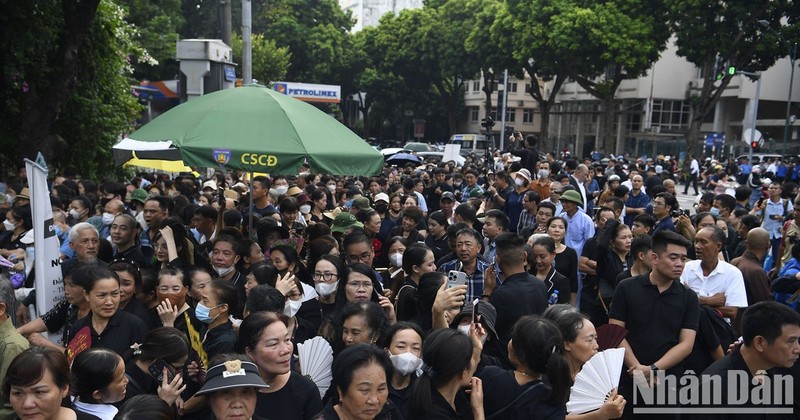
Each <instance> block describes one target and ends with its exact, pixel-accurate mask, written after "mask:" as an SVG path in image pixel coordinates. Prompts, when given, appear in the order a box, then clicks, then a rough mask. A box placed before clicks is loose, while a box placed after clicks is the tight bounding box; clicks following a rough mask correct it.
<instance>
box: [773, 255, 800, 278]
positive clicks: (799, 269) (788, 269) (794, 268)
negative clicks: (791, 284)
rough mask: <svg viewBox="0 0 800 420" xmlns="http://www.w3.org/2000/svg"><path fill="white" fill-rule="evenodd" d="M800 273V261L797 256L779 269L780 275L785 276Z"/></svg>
mask: <svg viewBox="0 0 800 420" xmlns="http://www.w3.org/2000/svg"><path fill="white" fill-rule="evenodd" d="M797 273H800V262H798V261H797V258H792V259H790V260H789V261H787V262H786V265H784V266H783V267H781V270H780V271H778V277H783V276H792V277H794V276H795V275H797Z"/></svg>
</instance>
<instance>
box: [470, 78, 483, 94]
mask: <svg viewBox="0 0 800 420" xmlns="http://www.w3.org/2000/svg"><path fill="white" fill-rule="evenodd" d="M479 90H481V81H480V80H473V81H472V91H473V92H477V91H479Z"/></svg>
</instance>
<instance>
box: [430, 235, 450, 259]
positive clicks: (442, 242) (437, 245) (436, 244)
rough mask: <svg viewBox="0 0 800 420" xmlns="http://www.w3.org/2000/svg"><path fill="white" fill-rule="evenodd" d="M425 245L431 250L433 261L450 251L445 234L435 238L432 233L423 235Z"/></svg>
mask: <svg viewBox="0 0 800 420" xmlns="http://www.w3.org/2000/svg"><path fill="white" fill-rule="evenodd" d="M425 245H427V246H428V248H430V249H431V251H433V259H434V261H436V260H439V259H440V258H442V257H444V256H445V255H447V254H448V253H449V252H450V244H449V243H448V242H447V235H443V236H442V237H441V238H439V239H436V238H434V237H433V235H432V234H428V236H427V237H425Z"/></svg>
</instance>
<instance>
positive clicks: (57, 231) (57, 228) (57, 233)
mask: <svg viewBox="0 0 800 420" xmlns="http://www.w3.org/2000/svg"><path fill="white" fill-rule="evenodd" d="M53 230H54V231H55V232H56V236H59V237H60V236H61V228H60V227H58V226H56V225H53Z"/></svg>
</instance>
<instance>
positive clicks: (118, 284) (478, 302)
mask: <svg viewBox="0 0 800 420" xmlns="http://www.w3.org/2000/svg"><path fill="white" fill-rule="evenodd" d="M515 155H516V157H514V156H515ZM686 163H687V165H686V169H687V170H686V172H685V173H682V170H681V169H680V168H679V166H678V164H677V162H676V161H675V160H674V159H671V158H666V159H665V158H663V157H657V158H656V159H655V160H654V159H638V160H636V159H630V160H628V159H625V158H624V157H623V156H611V157H609V158H602V159H599V160H596V161H592V160H591V159H587V160H584V161H576V160H572V159H569V160H566V161H560V160H556V159H555V158H554V156H553V155H552V154H549V155H547V158H546V159H542V158H540V155H539V153H538V151H537V150H536V139H535V137H529V138H527V139H526V141H525V147H524V148H522V149H520V150H516V151H513V152H512V153H511V154H499V153H498V154H497V155H496V156H495V159H494V162H488V163H482V164H476V162H475V161H473V159H471V158H468V159H467V163H466V164H465V165H464V166H463V167H460V168H457V167H455V165H454V164H453V163H452V162H446V163H438V164H434V163H427V164H422V165H421V166H414V165H407V166H405V167H401V168H397V167H391V166H387V167H385V169H384V172H383V173H382V174H380V175H378V176H374V177H352V176H328V175H321V174H315V173H313V172H312V171H310V169H309V168H308V167H306V166H304V167H301V168H300V169H299V171H298V174H297V175H285V176H284V175H274V174H273V175H272V176H264V175H256V176H251V174H243V173H237V172H227V173H226V172H219V171H218V172H214V173H209V174H207V175H208V176H204V177H200V176H198V175H197V174H190V173H185V174H180V175H178V176H175V177H169V176H166V175H163V174H154V173H146V172H142V173H139V174H138V175H137V176H135V177H133V178H131V179H126V180H124V181H122V182H117V181H107V182H102V183H97V182H93V181H92V180H88V179H81V178H79V177H77V176H76V175H75V174H70V173H65V174H60V175H58V176H55V177H54V178H53V179H51V185H52V186H51V198H50V200H51V203H50V204H51V205H52V209H53V228H54V231H55V234H56V236H57V237H58V238H59V240H60V243H61V246H60V249H59V252H60V259H61V265H60V269H61V277H62V279H63V280H62V281H63V291H64V293H63V296H59V297H58V299H57V303H55V305H54V306H53V307H52V308H36V307H35V302H36V298H35V295H36V289H35V287H34V285H35V284H36V276H37V275H40V273H36V272H35V270H32V269H31V267H33V259H34V258H35V255H36V253H35V252H34V250H35V248H36V246H37V244H35V243H34V239H33V235H32V233H31V232H32V229H33V220H32V215H31V208H30V197H29V189H28V187H27V185H26V177H25V174H24V173H23V171H21V173H20V174H19V176H17V177H9V178H8V179H6V182H5V183H3V184H2V185H0V192H2V194H0V209H2V210H3V211H2V213H1V214H2V215H3V216H4V218H5V220H4V222H3V231H2V234H1V235H0V256H3V257H5V258H7V259H8V260H9V261H10V262H11V263H12V264H13V267H9V268H7V269H6V271H8V275H7V276H4V278H3V279H2V280H0V378H2V388H0V398H2V401H3V402H4V403H5V406H4V407H3V411H0V418H20V419H27V418H42V419H103V420H110V419H134V418H148V419H150V418H152V419H175V418H185V419H207V418H216V419H251V418H252V419H286V420H291V419H302V420H307V419H325V420H330V419H343V420H345V419H404V418H405V419H492V418H495V419H496V418H510V419H559V418H569V419H576V420H577V419H612V418H620V417H623V418H628V417H634V416H636V414H635V408H636V407H635V406H634V405H635V404H634V401H635V399H634V398H633V395H634V393H635V392H636V386H635V383H634V381H635V377H641V378H644V380H645V381H646V386H650V387H655V388H658V387H660V386H665V385H662V384H660V383H658V381H657V378H658V377H659V376H658V375H659V372H666V373H667V374H675V375H685V374H690V375H692V374H693V375H699V374H701V373H703V372H714V373H717V374H725V373H726V372H730V371H731V370H734V369H742V370H744V371H745V372H746V374H747V375H748V378H750V379H753V378H755V379H759V378H762V377H763V376H765V375H766V376H770V375H778V374H795V373H796V372H797V359H798V356H800V343H799V342H798V338H800V316H799V315H798V313H797V303H796V299H797V293H796V291H797V290H798V287H797V285H798V284H800V245H798V243H799V242H800V241H799V240H798V239H800V225H798V223H800V221H798V220H799V219H797V217H796V216H800V214H798V212H800V197H796V195H797V185H796V184H794V183H792V182H791V181H790V179H788V178H780V177H779V176H777V175H776V174H775V173H772V172H770V170H769V168H767V167H760V166H758V165H751V166H749V168H748V173H747V174H745V176H744V182H742V183H741V186H738V187H736V188H735V192H734V194H733V195H730V194H728V193H727V192H726V191H725V190H722V191H716V190H715V189H716V182H722V181H720V179H722V177H723V173H725V171H726V170H730V165H726V167H725V168H723V167H722V166H721V165H719V164H718V163H717V162H716V161H711V160H709V161H707V162H703V163H702V165H701V162H698V161H697V160H695V159H694V158H693V157H689V159H687V162H686ZM718 166H719V167H718ZM742 166H744V165H739V166H738V167H737V169H736V170H737V171H739V170H740V169H739V168H741V167H742ZM707 170H712V171H718V172H720V173H719V177H717V175H712V176H709V178H711V177H717V178H716V180H714V179H710V182H704V184H705V185H704V186H705V187H707V189H708V191H707V192H705V193H704V194H702V195H700V191H697V193H698V195H700V197H699V201H698V204H697V205H696V208H694V209H682V208H681V207H680V204H679V202H678V200H677V198H676V197H677V193H676V183H678V182H681V181H684V180H685V183H686V188H687V189H688V188H689V187H690V186H695V188H696V187H697V185H696V184H697V182H696V181H697V180H698V179H699V178H700V177H699V175H700V173H701V172H703V173H705V172H706V171H707ZM728 175H731V176H734V177H736V176H740V175H741V174H740V173H734V174H728ZM726 179H727V178H726ZM692 184H694V185H692ZM762 194H763V195H762ZM795 200H797V201H795ZM50 280H52V279H47V281H50ZM44 309H47V310H44ZM30 314H38V315H37V316H31V315H30ZM316 337H322V338H323V339H324V340H325V342H327V343H328V344H329V345H330V348H331V350H332V352H333V362H332V364H331V365H330V366H329V367H328V366H323V368H326V369H330V374H331V377H332V382H331V383H330V386H329V388H327V390H326V388H325V387H324V386H322V385H321V384H320V383H317V382H315V381H314V380H313V379H314V376H312V375H303V374H302V373H301V372H303V366H301V364H300V361H299V358H298V345H301V344H302V343H304V342H307V340H311V339H315V340H317V338H316ZM611 348H623V349H625V362H624V368H623V374H622V377H621V378H620V382H619V386H618V387H617V388H615V389H613V390H610V392H609V394H608V395H607V396H602V397H601V399H600V402H599V403H598V404H597V408H596V409H595V410H593V411H590V412H586V413H577V412H573V413H568V412H567V402H568V400H569V399H570V394H571V391H572V389H573V387H574V384H575V380H576V378H577V377H578V375H579V374H580V372H581V370H582V367H583V366H584V365H585V364H586V363H587V362H589V361H590V359H592V357H593V356H595V355H596V354H597V353H598V352H599V351H603V350H606V349H611ZM762 371H763V372H762ZM765 372H766V373H765ZM756 384H758V381H757V380H754V381H753V383H752V385H751V386H757V385H756ZM796 388H797V389H798V390H800V387H796ZM781 397H782V399H781V400H780V401H784V402H785V401H788V402H789V407H791V409H792V411H791V414H787V415H786V418H796V416H797V414H795V413H798V412H800V411H796V410H797V409H796V408H795V407H796V406H797V402H798V401H800V398H797V395H796V394H791V395H782V396H781ZM792 398H793V399H792ZM772 401H775V399H773V400H772ZM792 404H794V405H792ZM763 415H766V414H763ZM667 416H668V417H672V418H677V417H679V416H680V414H679V413H677V414H675V413H670V414H667ZM714 416H719V417H720V418H726V416H728V414H726V413H725V412H724V410H723V411H720V412H718V413H712V414H708V415H705V416H704V418H706V417H714ZM759 416H762V414H747V417H746V418H760V417H759ZM650 417H654V416H653V415H652V414H651V415H648V418H650Z"/></svg>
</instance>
